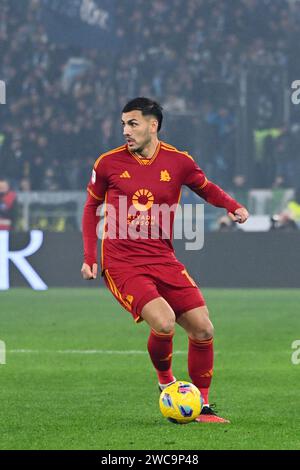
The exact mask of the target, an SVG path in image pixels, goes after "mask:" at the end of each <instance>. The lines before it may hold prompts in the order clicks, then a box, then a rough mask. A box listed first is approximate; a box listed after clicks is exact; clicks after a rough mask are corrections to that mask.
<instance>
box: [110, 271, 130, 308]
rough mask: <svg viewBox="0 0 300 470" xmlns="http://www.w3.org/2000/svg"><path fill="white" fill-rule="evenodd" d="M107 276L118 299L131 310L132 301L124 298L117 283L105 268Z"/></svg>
mask: <svg viewBox="0 0 300 470" xmlns="http://www.w3.org/2000/svg"><path fill="white" fill-rule="evenodd" d="M105 276H106V279H107V281H108V283H109V286H110V288H111V290H112V292H113V294H114V295H115V296H116V297H117V299H119V300H120V301H121V302H122V304H123V305H124V306H125V307H126V309H127V310H129V311H131V305H130V303H129V302H127V301H126V300H124V299H123V297H122V294H121V292H120V291H119V290H118V288H117V286H116V284H115V283H114V280H113V279H112V277H111V275H110V274H109V272H108V270H107V269H106V270H105Z"/></svg>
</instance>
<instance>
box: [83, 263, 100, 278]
mask: <svg viewBox="0 0 300 470" xmlns="http://www.w3.org/2000/svg"><path fill="white" fill-rule="evenodd" d="M97 271H98V264H96V263H94V264H93V266H92V269H91V267H90V265H89V264H86V263H83V265H82V268H81V274H82V277H83V279H86V280H87V281H89V280H91V279H96V277H97Z"/></svg>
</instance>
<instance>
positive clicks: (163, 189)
mask: <svg viewBox="0 0 300 470" xmlns="http://www.w3.org/2000/svg"><path fill="white" fill-rule="evenodd" d="M183 185H186V186H188V187H189V188H190V189H191V190H192V191H194V192H195V193H197V194H198V195H199V196H201V197H202V198H204V199H205V200H206V201H208V202H210V203H211V204H214V205H216V206H218V207H224V208H226V209H227V211H228V212H233V213H234V211H235V210H236V209H237V208H239V207H241V206H240V204H238V203H237V202H236V201H235V200H234V199H232V198H231V197H230V196H229V195H228V194H226V193H225V192H224V191H223V190H222V189H221V188H219V187H218V186H216V185H215V184H213V183H211V182H209V181H208V180H207V178H206V176H205V174H204V172H203V171H202V170H201V169H200V168H199V166H198V165H197V164H196V163H195V161H194V160H193V158H192V157H191V156H190V155H189V154H188V153H187V152H181V151H179V150H177V149H176V148H175V147H172V146H171V145H168V144H166V143H164V142H159V143H158V145H157V148H156V151H155V153H154V155H153V156H152V158H151V159H141V158H140V157H138V156H137V155H136V154H134V153H132V152H130V150H129V149H128V147H127V145H123V146H121V147H118V148H116V149H114V150H111V151H110V152H107V153H105V154H103V155H101V156H100V157H99V158H98V159H97V160H96V162H95V165H94V168H93V172H92V177H91V180H90V182H89V184H88V188H87V190H88V193H89V196H88V199H87V203H86V205H85V209H84V216H83V239H84V260H85V262H86V263H87V264H89V265H92V264H93V263H96V262H97V249H96V246H97V235H96V225H97V222H98V220H99V218H97V217H96V208H97V206H99V205H100V204H102V203H105V213H106V219H105V227H104V233H103V238H102V256H101V259H102V270H104V269H109V268H110V267H114V266H117V265H120V264H122V263H124V262H125V263H126V264H130V265H132V266H141V265H144V264H147V265H149V264H154V263H162V262H163V263H165V262H168V260H170V261H171V260H172V261H173V260H174V258H175V255H174V250H173V246H172V228H173V223H174V216H175V209H176V206H177V204H178V202H179V199H180V194H181V188H182V186H183ZM168 208H172V210H171V211H169V214H167V212H168ZM166 221H167V222H166Z"/></svg>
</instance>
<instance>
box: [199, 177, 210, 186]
mask: <svg viewBox="0 0 300 470" xmlns="http://www.w3.org/2000/svg"><path fill="white" fill-rule="evenodd" d="M207 183H208V179H207V178H206V177H205V180H204V183H203V184H202V185H201V186H199V188H198V189H203V188H205V186H206V185H207Z"/></svg>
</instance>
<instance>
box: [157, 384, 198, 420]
mask: <svg viewBox="0 0 300 470" xmlns="http://www.w3.org/2000/svg"><path fill="white" fill-rule="evenodd" d="M159 408H160V411H161V412H162V414H163V416H164V417H165V418H167V419H168V420H169V421H171V422H172V423H178V424H186V423H190V422H191V421H194V420H195V418H197V416H199V414H200V412H201V409H202V397H201V393H200V391H199V390H198V388H197V387H196V386H195V385H194V384H192V383H190V382H185V381H182V380H180V381H179V380H178V381H176V382H174V383H173V384H171V385H169V386H168V387H166V388H165V389H164V390H163V391H162V392H161V394H160V397H159Z"/></svg>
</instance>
